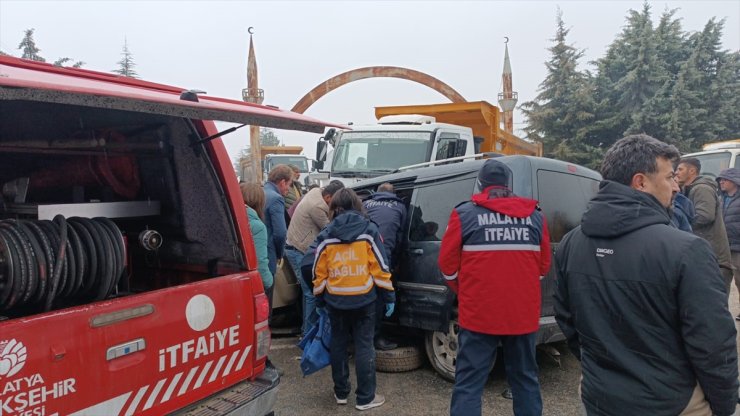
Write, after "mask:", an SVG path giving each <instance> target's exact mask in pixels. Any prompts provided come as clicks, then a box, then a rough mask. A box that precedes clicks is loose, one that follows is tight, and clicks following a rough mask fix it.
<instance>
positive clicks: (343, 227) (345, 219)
mask: <svg viewBox="0 0 740 416" xmlns="http://www.w3.org/2000/svg"><path fill="white" fill-rule="evenodd" d="M369 225H370V220H368V219H367V218H365V216H363V215H362V214H360V213H359V212H357V211H346V212H343V213H341V214H339V215H338V216H336V217H335V218H334V219H333V220H332V222H331V223H329V225H328V226H327V232H328V233H329V235H330V236H331V237H333V238H338V239H339V240H342V241H343V242H346V241H354V240H356V239H357V236H359V235H360V234H363V233H365V232H367V228H368V226H369Z"/></svg>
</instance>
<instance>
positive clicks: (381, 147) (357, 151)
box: [331, 131, 432, 175]
mask: <svg viewBox="0 0 740 416" xmlns="http://www.w3.org/2000/svg"><path fill="white" fill-rule="evenodd" d="M431 139H432V133H431V132H405V131H404V132H400V131H392V132H390V131H387V132H384V131H365V132H363V131H356V132H355V131H349V132H344V133H343V134H342V139H341V140H340V141H339V145H338V146H337V149H336V150H335V151H334V160H333V162H332V167H331V170H332V174H342V173H353V174H360V175H362V174H363V173H364V174H365V175H367V174H373V173H377V175H380V174H383V173H387V172H392V171H394V170H396V169H398V168H400V167H402V166H408V165H413V164H416V163H423V162H425V161H427V160H429V153H430V149H431V144H432V140H431Z"/></svg>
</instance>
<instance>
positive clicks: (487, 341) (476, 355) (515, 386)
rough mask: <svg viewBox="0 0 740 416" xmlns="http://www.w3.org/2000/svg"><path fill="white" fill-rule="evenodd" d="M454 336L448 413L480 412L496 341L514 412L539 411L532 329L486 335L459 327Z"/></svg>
mask: <svg viewBox="0 0 740 416" xmlns="http://www.w3.org/2000/svg"><path fill="white" fill-rule="evenodd" d="M458 339H459V341H460V348H459V349H458V352H457V364H456V365H455V387H454V389H453V391H452V403H451V404H450V415H451V416H476V415H480V414H481V395H482V394H483V387H484V386H485V384H486V380H487V379H488V373H489V372H490V369H491V366H492V364H493V363H494V362H495V360H496V349H497V347H498V344H499V341H501V344H502V345H503V350H504V364H505V367H506V378H507V380H508V381H509V385H510V386H511V394H512V395H513V396H514V415H516V416H540V415H542V396H541V395H540V381H539V379H538V378H537V373H538V369H537V360H536V351H535V343H536V341H537V333H536V332H533V333H531V334H525V335H488V334H481V333H478V332H473V331H469V330H467V329H463V328H460V336H459V337H458Z"/></svg>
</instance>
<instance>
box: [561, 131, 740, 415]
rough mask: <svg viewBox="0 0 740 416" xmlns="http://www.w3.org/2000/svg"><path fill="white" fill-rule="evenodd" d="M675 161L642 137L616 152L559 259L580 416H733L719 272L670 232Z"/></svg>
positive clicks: (706, 249) (727, 319) (706, 252)
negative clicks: (582, 411)
mask: <svg viewBox="0 0 740 416" xmlns="http://www.w3.org/2000/svg"><path fill="white" fill-rule="evenodd" d="M678 158H679V152H678V149H676V147H675V146H672V145H669V144H667V143H664V142H661V141H659V140H657V139H655V138H653V137H650V136H648V135H645V134H638V135H632V136H627V137H625V138H622V139H620V140H618V141H617V142H616V143H615V144H614V145H613V146H612V147H611V148H609V150H607V152H606V154H605V155H604V160H603V162H602V164H601V175H602V177H603V178H604V180H603V181H602V182H601V183H600V184H599V191H598V193H597V194H596V196H595V197H594V198H593V199H591V201H590V203H589V205H588V209H587V210H586V212H585V213H584V214H583V218H582V219H581V225H580V226H578V227H576V228H574V229H573V230H571V231H570V232H569V233H568V234H566V235H565V237H563V239H562V240H561V241H560V244H559V245H558V248H557V251H556V253H555V265H556V266H555V271H556V279H555V283H556V288H555V297H554V299H555V320H556V321H557V323H558V325H559V326H560V329H562V331H563V334H564V335H565V337H566V339H567V341H568V347H569V348H570V350H571V352H572V353H573V355H574V356H575V357H576V358H577V359H578V360H580V362H581V371H582V374H583V376H582V379H581V383H580V389H581V401H582V402H583V405H584V407H585V410H586V414H588V415H599V416H623V415H650V416H676V415H682V416H688V415H692V416H699V415H701V416H711V415H713V414H714V415H719V416H729V415H732V414H733V413H734V412H735V407H736V405H737V398H738V391H737V390H738V380H737V377H738V367H737V341H736V336H737V331H736V330H735V324H734V322H733V320H732V315H730V311H729V310H728V308H727V298H726V295H725V291H724V282H723V281H722V276H721V274H720V270H719V267H718V266H717V260H716V259H715V257H714V255H713V254H712V249H711V247H710V245H709V243H708V242H707V241H706V240H704V239H703V238H700V237H699V236H697V235H694V234H691V233H687V232H684V231H681V230H679V229H677V228H676V227H674V226H672V225H670V221H671V219H670V214H669V212H668V208H669V207H670V205H671V197H672V194H673V192H674V191H675V190H676V187H677V186H678V184H677V183H676V181H674V172H673V162H674V161H675V160H676V159H678Z"/></svg>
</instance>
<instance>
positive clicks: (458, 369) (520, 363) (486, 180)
mask: <svg viewBox="0 0 740 416" xmlns="http://www.w3.org/2000/svg"><path fill="white" fill-rule="evenodd" d="M511 183H512V173H511V170H510V169H509V167H508V166H506V165H505V164H504V163H502V162H499V161H498V160H495V159H489V160H487V161H486V162H485V164H484V165H483V167H482V168H481V170H480V171H479V172H478V186H479V188H480V189H482V192H481V193H479V194H475V195H473V197H472V198H471V200H470V201H467V202H464V203H462V204H460V205H458V206H457V207H455V209H454V210H453V211H452V214H451V215H450V220H449V223H448V225H447V231H445V234H444V237H443V238H442V247H441V249H440V255H439V267H440V270H441V271H442V273H443V275H444V277H445V279H447V284H448V285H449V286H450V288H451V289H452V290H453V291H454V292H455V293H457V298H458V309H459V324H460V333H459V339H458V341H459V348H458V352H457V364H456V366H455V387H454V390H453V393H452V401H451V405H450V414H451V415H453V416H475V415H480V414H481V395H482V393H483V387H484V385H485V383H486V380H487V378H488V373H489V371H490V369H491V366H492V365H493V363H494V362H495V360H496V348H497V347H498V345H499V342H501V344H502V345H503V354H504V362H505V368H506V376H507V379H508V381H509V385H510V386H511V390H512V394H513V399H514V403H513V406H514V414H515V415H516V416H532V415H537V416H539V415H541V414H542V397H541V395H540V385H539V380H538V378H537V377H538V376H537V374H538V369H537V362H536V360H535V342H536V336H537V329H538V328H539V319H540V296H541V295H540V279H541V277H542V276H544V275H545V274H546V273H547V271H548V270H549V268H550V257H551V253H550V236H549V233H548V231H547V224H546V221H545V216H544V215H543V214H542V213H541V212H540V210H539V207H538V206H537V201H535V200H532V199H527V198H521V197H517V196H515V195H514V194H512V192H511Z"/></svg>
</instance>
